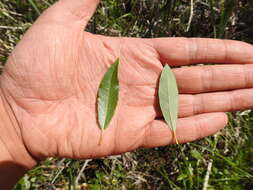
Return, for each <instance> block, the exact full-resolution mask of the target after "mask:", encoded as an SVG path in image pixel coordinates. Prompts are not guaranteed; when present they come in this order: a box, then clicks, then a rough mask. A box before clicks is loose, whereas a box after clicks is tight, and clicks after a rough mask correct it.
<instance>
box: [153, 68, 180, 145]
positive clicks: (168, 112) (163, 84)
mask: <svg viewBox="0 0 253 190" xmlns="http://www.w3.org/2000/svg"><path fill="white" fill-rule="evenodd" d="M158 94H159V103H160V107H161V111H162V114H163V117H164V119H165V121H166V123H167V124H168V126H169V127H170V128H171V130H172V131H173V132H174V136H175V139H176V142H177V138H176V134H175V131H176V128H177V117H178V88H177V82H176V79H175V76H174V74H173V72H172V70H171V69H170V67H169V66H168V65H166V66H165V67H164V68H163V71H162V74H161V77H160V82H159V92H158Z"/></svg>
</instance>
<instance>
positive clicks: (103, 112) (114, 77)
mask: <svg viewBox="0 0 253 190" xmlns="http://www.w3.org/2000/svg"><path fill="white" fill-rule="evenodd" d="M118 65H119V59H117V60H116V61H115V63H114V64H112V65H111V67H110V68H109V69H108V71H107V72H106V73H105V75H104V77H103V79H102V81H101V83H100V86H99V90H98V101H97V111H98V121H99V126H100V128H101V129H102V130H104V129H106V128H107V127H108V125H109V123H110V121H111V119H112V117H113V114H114V112H115V109H116V106H117V102H118V95H119V81H118Z"/></svg>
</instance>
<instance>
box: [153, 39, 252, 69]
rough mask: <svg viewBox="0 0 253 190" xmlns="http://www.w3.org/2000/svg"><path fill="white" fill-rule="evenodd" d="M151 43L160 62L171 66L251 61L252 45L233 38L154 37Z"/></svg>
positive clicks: (245, 62) (244, 62)
mask: <svg viewBox="0 0 253 190" xmlns="http://www.w3.org/2000/svg"><path fill="white" fill-rule="evenodd" d="M152 44H153V46H154V48H155V49H156V51H157V52H158V54H159V56H160V60H161V61H162V62H166V63H168V64H169V65H172V66H180V65H189V64H196V63H236V64H247V63H251V64H252V63H253V46H252V45H250V44H248V43H245V42H240V41H235V40H220V39H209V38H156V39H153V40H152Z"/></svg>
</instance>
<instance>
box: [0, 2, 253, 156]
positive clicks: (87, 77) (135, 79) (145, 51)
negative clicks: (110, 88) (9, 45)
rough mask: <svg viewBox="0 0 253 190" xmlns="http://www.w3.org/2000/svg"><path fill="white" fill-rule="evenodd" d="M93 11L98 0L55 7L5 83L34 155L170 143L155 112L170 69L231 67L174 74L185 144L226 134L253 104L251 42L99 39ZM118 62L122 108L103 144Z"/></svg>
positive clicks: (19, 50) (13, 62)
mask: <svg viewBox="0 0 253 190" xmlns="http://www.w3.org/2000/svg"><path fill="white" fill-rule="evenodd" d="M96 5H97V2H95V1H92V0H85V1H81V0H76V1H75V2H72V1H70V0H61V1H60V2H59V3H56V4H55V5H54V6H52V7H51V8H50V9H48V10H47V11H46V12H45V13H44V14H43V15H42V16H41V17H40V18H39V19H38V20H37V22H36V23H35V24H34V25H33V26H32V27H31V29H30V30H29V31H28V32H27V33H26V35H25V36H24V37H23V39H22V41H21V42H20V43H19V44H18V46H17V47H16V48H15V50H14V51H13V53H12V55H11V56H10V58H9V60H8V63H7V65H6V67H5V71H4V73H3V75H2V76H1V77H2V78H1V88H2V90H3V92H4V94H5V97H6V100H7V101H8V103H9V104H10V106H11V108H12V110H13V114H14V115H15V118H16V119H17V121H18V124H19V128H20V132H21V134H22V138H23V141H24V143H25V146H26V147H27V149H28V151H29V152H30V153H31V155H32V156H33V157H35V158H38V159H41V158H45V157H48V156H60V157H70V158H92V157H99V156H104V155H110V154H118V153H122V152H126V151H130V150H133V149H136V148H138V147H141V146H143V147H154V146H162V145H166V144H170V143H173V141H174V140H173V138H172V134H171V131H170V130H169V129H168V128H167V127H166V124H165V122H164V121H163V120H162V117H161V114H160V111H159V108H158V107H159V106H158V99H157V82H158V79H159V75H160V73H161V70H162V68H163V64H164V63H168V64H170V65H172V66H180V65H187V64H194V63H203V62H207V63H209V62H216V63H218V62H223V63H231V64H232V63H233V65H216V66H202V67H200V66H197V67H182V68H178V69H174V72H175V74H176V78H177V82H178V86H179V90H180V113H179V117H180V119H179V120H178V130H177V133H178V139H179V141H180V142H188V141H192V140H195V139H198V138H201V137H204V136H207V135H210V134H213V133H215V132H217V131H218V130H219V129H221V128H223V127H224V126H225V125H226V122H227V117H226V114H225V113H222V112H225V111H233V110H239V109H247V108H250V107H251V106H252V104H253V101H252V100H249V97H252V96H253V90H252V89H250V88H251V87H252V86H253V78H252V77H250V76H251V75H252V73H253V66H252V65H251V64H252V63H253V56H252V53H251V52H252V51H253V48H252V46H251V45H249V44H245V43H242V42H236V41H221V40H210V39H183V38H163V39H137V38H112V37H105V36H99V35H93V34H90V33H87V32H84V31H83V26H84V25H86V24H87V22H88V20H89V18H90V17H91V16H92V14H93V11H94V10H95V8H96ZM118 57H119V58H120V61H121V63H120V66H119V81H120V95H119V103H118V107H117V109H116V113H115V115H114V117H113V119H112V121H111V123H110V126H109V128H108V129H107V130H106V131H105V132H104V135H103V140H102V144H101V145H100V146H99V145H98V142H99V137H100V129H99V126H98V124H97V114H96V97H97V91H98V87H99V84H100V81H101V79H102V77H103V75H104V73H105V72H106V71H107V69H108V68H109V67H110V65H111V64H112V63H113V62H114V61H115V60H116V59H117V58H118ZM246 63H248V64H246ZM250 63H251V64H250ZM227 90H233V91H227ZM217 91H219V92H217ZM250 99H252V98H250Z"/></svg>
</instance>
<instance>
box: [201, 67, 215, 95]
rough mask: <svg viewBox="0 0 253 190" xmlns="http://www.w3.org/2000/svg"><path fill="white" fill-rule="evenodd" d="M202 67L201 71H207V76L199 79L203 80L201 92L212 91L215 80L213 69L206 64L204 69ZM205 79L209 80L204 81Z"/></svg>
mask: <svg viewBox="0 0 253 190" xmlns="http://www.w3.org/2000/svg"><path fill="white" fill-rule="evenodd" d="M202 68H203V72H202V73H207V75H206V76H207V77H206V78H204V77H203V78H202V79H201V80H202V81H203V84H204V85H203V88H202V89H201V90H202V92H210V91H212V89H213V86H212V84H213V82H214V81H215V78H214V69H211V67H210V66H206V71H204V67H202ZM201 76H204V75H201ZM205 81H209V82H207V83H206V82H205Z"/></svg>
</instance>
